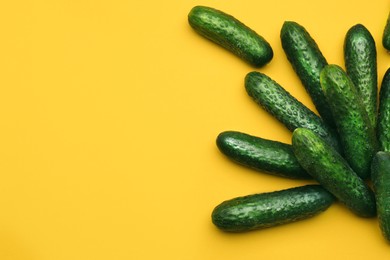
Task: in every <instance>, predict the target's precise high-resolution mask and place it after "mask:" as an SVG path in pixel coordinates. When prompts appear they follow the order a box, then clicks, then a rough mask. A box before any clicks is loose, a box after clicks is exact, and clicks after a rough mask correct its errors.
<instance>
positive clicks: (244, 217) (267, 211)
mask: <svg viewBox="0 0 390 260" xmlns="http://www.w3.org/2000/svg"><path fill="white" fill-rule="evenodd" d="M333 202H334V197H333V196H332V195H331V194H330V193H329V192H328V191H326V190H325V189H324V188H323V187H321V186H320V185H316V184H311V185H305V186H299V187H294V188H289V189H285V190H278V191H273V192H264V193H258V194H252V195H247V196H242V197H237V198H234V199H230V200H226V201H224V202H222V203H221V204H219V205H218V206H216V207H215V208H214V210H213V212H212V214H211V217H212V222H213V223H214V225H215V226H216V227H218V228H219V229H221V230H223V231H228V232H244V231H250V230H255V229H263V228H269V227H273V226H278V225H282V224H287V223H291V222H295V221H298V220H303V219H307V218H310V217H313V216H315V215H317V214H319V213H321V212H323V211H325V210H326V209H327V208H328V207H329V206H330V205H331V204H332V203H333Z"/></svg>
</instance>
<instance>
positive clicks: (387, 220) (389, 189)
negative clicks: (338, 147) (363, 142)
mask: <svg viewBox="0 0 390 260" xmlns="http://www.w3.org/2000/svg"><path fill="white" fill-rule="evenodd" d="M371 167H372V174H371V175H372V184H373V188H374V192H375V195H376V207H377V212H378V221H379V227H380V229H381V231H382V234H383V236H384V237H385V238H386V240H387V241H389V242H390V152H384V151H379V152H378V153H377V154H376V155H375V156H374V159H373V160H372V165H371Z"/></svg>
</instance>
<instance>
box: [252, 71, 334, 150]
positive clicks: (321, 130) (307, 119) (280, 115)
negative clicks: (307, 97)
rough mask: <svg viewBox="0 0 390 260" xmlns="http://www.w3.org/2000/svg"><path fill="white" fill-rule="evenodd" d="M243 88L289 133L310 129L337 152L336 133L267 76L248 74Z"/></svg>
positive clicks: (255, 73)
mask: <svg viewBox="0 0 390 260" xmlns="http://www.w3.org/2000/svg"><path fill="white" fill-rule="evenodd" d="M245 88H246V91H247V93H248V95H249V96H250V97H252V99H253V100H254V101H255V102H256V103H257V104H259V105H260V106H261V107H262V108H263V109H264V110H266V111H267V112H268V113H270V114H271V115H273V116H274V117H275V118H276V119H278V120H279V121H280V122H281V123H282V124H284V125H285V126H286V127H287V129H289V130H290V131H291V132H292V131H294V130H295V129H296V128H298V127H305V128H308V129H312V130H313V131H315V132H316V133H317V134H319V135H320V136H321V137H322V138H324V139H325V140H327V141H328V142H329V143H331V144H332V145H333V146H334V147H335V148H336V149H338V150H339V144H338V137H337V134H336V132H335V131H334V130H333V129H331V128H329V127H328V126H327V125H326V124H325V123H324V122H323V121H322V119H321V118H320V117H319V116H318V115H316V114H315V113H314V112H313V111H311V110H310V109H309V108H307V107H306V106H305V105H303V104H302V103H301V102H299V101H298V100H297V99H296V98H294V97H293V96H292V95H291V94H290V93H289V92H287V91H286V90H285V89H284V88H283V87H282V86H280V85H279V84H278V83H277V82H276V81H274V80H273V79H271V78H270V77H268V76H267V75H265V74H263V73H260V72H257V71H253V72H250V73H248V74H247V75H246V77H245Z"/></svg>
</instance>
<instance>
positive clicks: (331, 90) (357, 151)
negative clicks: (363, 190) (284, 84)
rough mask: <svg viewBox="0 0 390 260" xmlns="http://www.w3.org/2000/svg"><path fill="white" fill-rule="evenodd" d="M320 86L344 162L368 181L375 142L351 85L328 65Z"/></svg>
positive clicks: (342, 75) (360, 102)
mask: <svg viewBox="0 0 390 260" xmlns="http://www.w3.org/2000/svg"><path fill="white" fill-rule="evenodd" d="M321 85H322V88H323V90H324V93H325V96H326V99H327V100H328V104H329V105H330V108H331V111H332V113H333V118H334V120H335V123H336V128H337V131H338V133H339V136H340V140H341V145H342V148H343V154H344V156H345V158H346V160H347V161H348V163H349V164H350V166H351V167H352V169H353V170H354V171H355V172H356V173H357V174H358V175H359V176H360V177H361V178H363V179H367V178H369V176H370V165H371V159H372V157H373V156H374V154H375V152H376V149H377V140H376V134H375V129H374V127H373V126H372V125H371V122H370V119H369V118H368V114H367V112H366V110H365V109H364V106H363V103H362V100H361V98H360V96H359V94H358V92H357V90H356V88H355V86H354V84H353V83H352V81H351V79H350V78H349V77H348V76H347V74H346V72H345V71H344V70H343V69H342V68H341V67H339V66H338V65H333V64H331V65H327V66H326V67H325V68H324V69H323V70H322V72H321Z"/></svg>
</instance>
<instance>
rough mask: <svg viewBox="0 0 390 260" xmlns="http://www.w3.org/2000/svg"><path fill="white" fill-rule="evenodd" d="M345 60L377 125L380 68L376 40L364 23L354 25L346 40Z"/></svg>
mask: <svg viewBox="0 0 390 260" xmlns="http://www.w3.org/2000/svg"><path fill="white" fill-rule="evenodd" d="M344 62H345V68H346V72H347V74H348V76H349V77H350V79H351V80H352V82H353V84H354V85H355V87H356V89H357V91H358V93H359V95H360V97H361V98H362V101H363V105H364V108H365V109H366V111H367V114H368V117H369V118H370V122H371V124H372V125H373V126H374V127H375V126H376V119H377V93H378V69H377V53H376V46H375V40H374V38H373V37H372V35H371V33H370V32H369V31H368V29H367V28H366V27H365V26H364V25H362V24H356V25H354V26H352V27H351V28H350V29H349V30H348V32H347V34H346V36H345V40H344Z"/></svg>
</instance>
